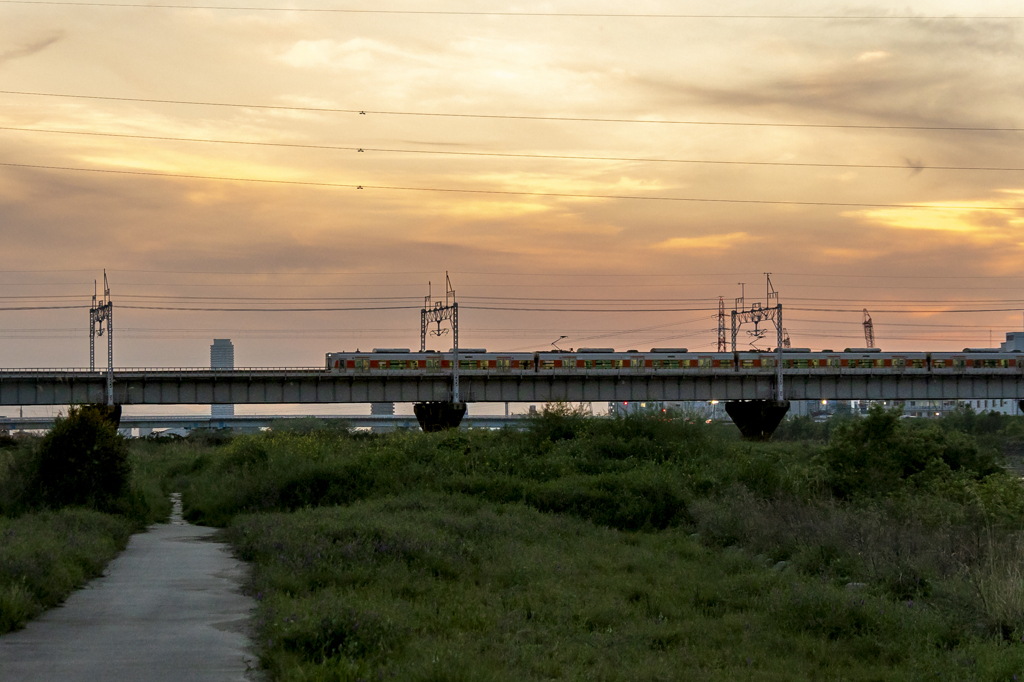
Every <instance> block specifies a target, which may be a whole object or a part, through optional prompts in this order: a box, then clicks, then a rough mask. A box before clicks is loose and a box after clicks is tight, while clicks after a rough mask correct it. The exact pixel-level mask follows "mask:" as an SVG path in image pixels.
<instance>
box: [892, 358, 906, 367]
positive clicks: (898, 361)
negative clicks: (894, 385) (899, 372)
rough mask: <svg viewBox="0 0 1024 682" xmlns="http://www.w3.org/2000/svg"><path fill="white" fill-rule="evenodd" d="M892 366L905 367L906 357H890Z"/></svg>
mask: <svg viewBox="0 0 1024 682" xmlns="http://www.w3.org/2000/svg"><path fill="white" fill-rule="evenodd" d="M892 366H893V367H897V368H902V367H906V366H907V359H906V358H893V359H892Z"/></svg>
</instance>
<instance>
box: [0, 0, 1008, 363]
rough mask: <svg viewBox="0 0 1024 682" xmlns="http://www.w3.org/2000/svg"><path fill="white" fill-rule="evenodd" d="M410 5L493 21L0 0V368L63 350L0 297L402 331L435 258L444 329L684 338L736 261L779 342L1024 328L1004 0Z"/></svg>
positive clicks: (118, 311) (67, 351) (121, 315)
mask: <svg viewBox="0 0 1024 682" xmlns="http://www.w3.org/2000/svg"><path fill="white" fill-rule="evenodd" d="M161 4H168V3H161ZM204 4H207V3H204ZM209 4H211V5H216V6H219V7H230V6H238V7H241V6H242V5H248V6H250V7H252V6H262V7H267V8H276V9H280V8H284V7H288V6H291V7H297V8H307V9H310V8H317V7H321V8H333V9H379V10H418V9H422V8H423V7H424V5H423V4H422V3H412V2H407V1H406V2H403V1H402V0H393V1H392V2H388V3H385V4H380V3H378V4H376V5H372V6H370V5H367V4H366V3H357V2H351V3H349V2H346V3H331V4H326V3H322V2H318V1H317V0H308V1H307V0H304V1H302V2H300V1H299V0H289V2H288V3H284V2H278V3H272V2H266V3H262V4H256V3H237V2H233V1H229V2H224V3H220V2H218V3H209ZM429 8H430V10H432V11H436V12H446V11H450V12H492V13H500V12H520V13H526V14H527V15H524V14H520V15H512V16H507V15H506V16H500V15H495V14H491V15H471V14H461V15H460V14H415V13H413V14H401V13H392V14H381V13H343V12H333V13H331V12H320V13H313V12H298V11H258V10H255V9H251V8H250V9H237V10H228V9H172V8H146V7H138V6H128V7H109V6H74V5H60V4H32V3H30V2H25V3H9V2H0V91H2V92H0V164H2V165H0V237H2V239H0V248H2V253H3V255H4V265H3V266H2V267H0V296H2V297H3V298H2V299H0V307H2V308H5V310H2V311H0V366H7V367H19V366H20V367H54V366H64V367H66V366H83V365H84V366H87V365H88V337H87V328H88V310H87V309H84V308H79V309H53V310H31V311H28V310H14V309H15V308H26V307H47V306H69V305H85V306H87V305H88V302H89V299H90V298H91V296H92V291H93V289H92V281H93V279H97V278H98V279H100V280H101V282H102V271H103V269H104V268H106V269H107V273H108V276H109V280H110V286H111V294H112V298H113V301H114V331H115V363H116V364H117V365H119V366H144V365H160V366H203V365H206V364H208V362H209V358H208V352H209V351H208V348H209V345H210V343H211V342H212V339H214V338H231V339H232V340H233V341H234V343H235V347H236V356H235V365H236V366H238V367H243V366H261V365H275V366H280V365H302V366H319V365H320V364H322V363H323V358H324V353H326V352H327V351H336V350H346V349H354V348H357V347H359V348H362V349H368V348H372V347H374V346H388V347H406V346H407V347H410V348H416V347H418V345H419V313H418V309H419V307H420V306H421V305H422V302H423V296H424V295H426V293H427V282H428V281H431V282H432V283H433V292H434V294H435V296H436V295H437V294H438V293H441V294H442V295H443V290H444V275H445V272H446V271H448V272H450V274H451V277H452V281H453V284H454V286H455V288H456V292H457V295H458V300H459V302H460V307H461V308H462V310H461V319H460V322H461V330H460V332H461V335H460V342H461V344H462V345H464V346H467V347H486V348H490V349H507V350H535V349H543V348H550V344H551V342H552V341H554V340H555V339H557V338H558V337H559V336H562V335H565V336H566V337H567V338H566V339H564V340H563V342H562V343H563V344H564V347H581V346H613V347H616V348H619V349H623V350H625V349H627V348H650V347H652V346H677V347H680V346H681V347H689V348H691V349H701V350H704V349H707V350H712V349H713V348H714V346H715V340H716V334H715V327H716V312H717V302H718V296H723V297H724V298H725V301H726V304H727V309H731V307H732V302H733V299H734V298H736V297H738V296H739V295H740V286H739V283H740V282H745V283H746V294H747V300H748V301H754V300H761V299H763V295H764V294H763V292H764V274H763V273H764V272H772V273H773V274H772V281H773V283H774V285H775V288H776V289H777V290H778V291H779V292H780V300H781V302H782V304H783V306H784V319H785V322H786V327H787V329H788V331H789V335H790V337H791V339H792V342H793V345H794V346H799V347H805V346H806V347H811V348H814V349H816V350H817V349H821V348H843V347H846V346H858V345H863V341H864V339H863V333H862V328H861V326H860V323H861V309H862V308H867V309H868V310H869V311H870V312H871V315H872V318H873V320H874V324H875V336H876V339H877V341H878V344H879V345H880V346H881V347H882V348H884V349H886V350H905V349H923V350H930V349H933V350H955V349H959V348H963V347H965V346H972V347H976V346H988V345H989V344H990V343H991V344H992V345H996V346H997V345H998V344H999V343H1000V342H1001V341H1002V340H1003V338H1004V334H1005V332H1007V331H1015V330H1020V329H1022V328H1024V327H1022V324H1024V316H1022V315H1024V313H1022V311H1024V238H1022V234H1021V226H1022V224H1024V222H1022V221H1024V161H1022V160H1021V159H1022V154H1021V153H1020V152H1021V149H1022V147H1024V117H1022V116H1021V114H1020V112H1021V111H1022V110H1024V109H1022V97H1024V76H1022V74H1021V70H1020V64H1021V63H1022V57H1024V54H1022V53H1024V44H1022V37H1024V34H1022V31H1024V10H1022V9H1021V7H1020V4H1019V3H1013V2H1000V1H995V0H992V1H977V0H976V1H974V2H966V1H957V2H954V1H952V0H930V1H928V2H925V1H923V0H918V1H911V2H906V3H902V4H901V5H900V7H899V9H898V11H897V10H895V9H893V8H891V6H890V5H888V4H887V3H875V4H871V3H868V4H862V3H846V2H820V1H819V2H809V1H808V2H790V3H786V4H785V6H784V8H783V7H781V6H780V5H779V4H778V3H771V2H767V1H766V0H762V1H760V2H755V1H743V0H733V1H730V2H727V3H722V2H720V1H719V2H710V1H707V2H701V1H696V0H695V1H692V2H686V3H679V2H669V1H668V0H663V1H656V0H649V1H644V0H637V1H634V2H630V3H624V2H612V1H607V2H605V1H601V0H590V1H588V2H582V1H579V2H573V1H569V0H557V1H554V2H551V1H547V2H532V1H529V0H527V1H525V2H516V3H508V2H502V1H499V0H463V1H461V2H455V1H444V0H438V1H437V2H433V3H430V4H429ZM531 12H532V13H561V14H572V13H591V14H601V13H604V14H633V15H659V14H661V15H667V14H674V15H679V14H682V13H685V14H687V15H691V16H689V17H682V16H673V17H668V16H660V17H659V16H631V17H622V16H620V17H597V16H589V17H584V16H530V15H528V14H529V13H531ZM780 13H783V14H785V15H786V16H785V17H781V16H779V15H780ZM701 14H713V15H732V16H731V17H728V18H722V17H719V18H708V17H704V18H701V17H698V16H694V15H701ZM895 14H898V15H900V16H901V17H916V18H900V19H892V18H890V19H885V18H882V17H885V16H893V15H895ZM754 15H758V16H757V17H755V16H754ZM765 15H776V17H777V18H765ZM808 15H814V16H817V17H826V16H827V17H834V18H832V19H823V18H815V19H808V18H803V19H801V18H797V17H798V16H808ZM983 15H988V16H999V17H1002V18H997V19H982V18H976V17H979V16H983ZM855 16H857V17H872V18H865V19H853V18H850V17H855ZM949 16H961V17H975V18H962V19H950V18H927V17H949ZM1017 16H1019V17H1020V18H1019V19H1015V18H1010V17H1017ZM758 17H760V18H758ZM13 93H36V94H13ZM71 95H74V96H75V97H72V96H71ZM118 98H120V99H118ZM143 100H150V101H143ZM152 100H163V102H156V101H152ZM171 102H179V103H171ZM181 102H190V103H188V104H187V103H181ZM221 105H232V106H221ZM235 105H250V106H235ZM261 107H262V108H261ZM268 107H269V108H268ZM323 109H334V110H339V111H322V110H323ZM318 110H319V111H318ZM341 110H343V111H341ZM359 112H366V113H365V114H361V113H359ZM584 119H591V120H584ZM593 119H604V120H603V121H599V120H593ZM968 129H969V130H968ZM153 138H164V139H153ZM359 150H362V151H359ZM583 157H589V158H583ZM594 157H599V158H594ZM72 169H76V170H72ZM1000 169H1002V170H1000ZM212 178H232V180H224V179H212ZM241 179H250V180H254V181H255V180H258V181H262V182H246V181H242V180H241ZM292 183H294V184H292ZM358 187H362V189H357V188H358ZM614 197H630V198H614ZM161 308H189V309H193V310H166V309H163V310H161ZM201 308H217V309H218V310H197V309H201ZM251 308H259V309H264V310H250V311H249V312H244V311H239V310H238V309H251ZM318 308H346V309H350V310H333V311H319V312H317V311H315V310H309V309H318ZM356 308H362V309H363V310H354V309H356ZM371 308H373V309H371ZM545 308H547V309H548V310H547V311H546V312H545V311H544V310H543V309H545ZM281 309H288V310H289V311H288V312H285V311H283V310H281ZM296 309H302V310H296ZM584 311H589V312H584ZM952 311H961V312H952ZM428 345H429V346H431V347H436V348H443V349H447V348H448V347H449V346H450V337H442V338H440V339H431V340H429V341H428Z"/></svg>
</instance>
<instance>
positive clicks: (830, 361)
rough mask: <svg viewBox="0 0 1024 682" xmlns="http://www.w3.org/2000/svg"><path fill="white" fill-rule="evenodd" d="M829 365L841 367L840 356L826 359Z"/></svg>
mask: <svg viewBox="0 0 1024 682" xmlns="http://www.w3.org/2000/svg"><path fill="white" fill-rule="evenodd" d="M826 362H827V363H828V366H829V367H839V366H840V364H841V360H840V358H836V357H832V358H829V359H828V360H826Z"/></svg>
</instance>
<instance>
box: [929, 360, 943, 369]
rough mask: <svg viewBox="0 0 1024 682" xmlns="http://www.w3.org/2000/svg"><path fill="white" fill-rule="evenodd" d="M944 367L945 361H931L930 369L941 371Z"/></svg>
mask: <svg viewBox="0 0 1024 682" xmlns="http://www.w3.org/2000/svg"><path fill="white" fill-rule="evenodd" d="M945 366H946V361H945V360H932V369H942V368H943V367H945Z"/></svg>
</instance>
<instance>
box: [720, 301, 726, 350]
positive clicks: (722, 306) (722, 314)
mask: <svg viewBox="0 0 1024 682" xmlns="http://www.w3.org/2000/svg"><path fill="white" fill-rule="evenodd" d="M725 343H726V342H725V299H724V298H723V297H721V296H719V297H718V352H719V353H726V352H728V348H726V346H725Z"/></svg>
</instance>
